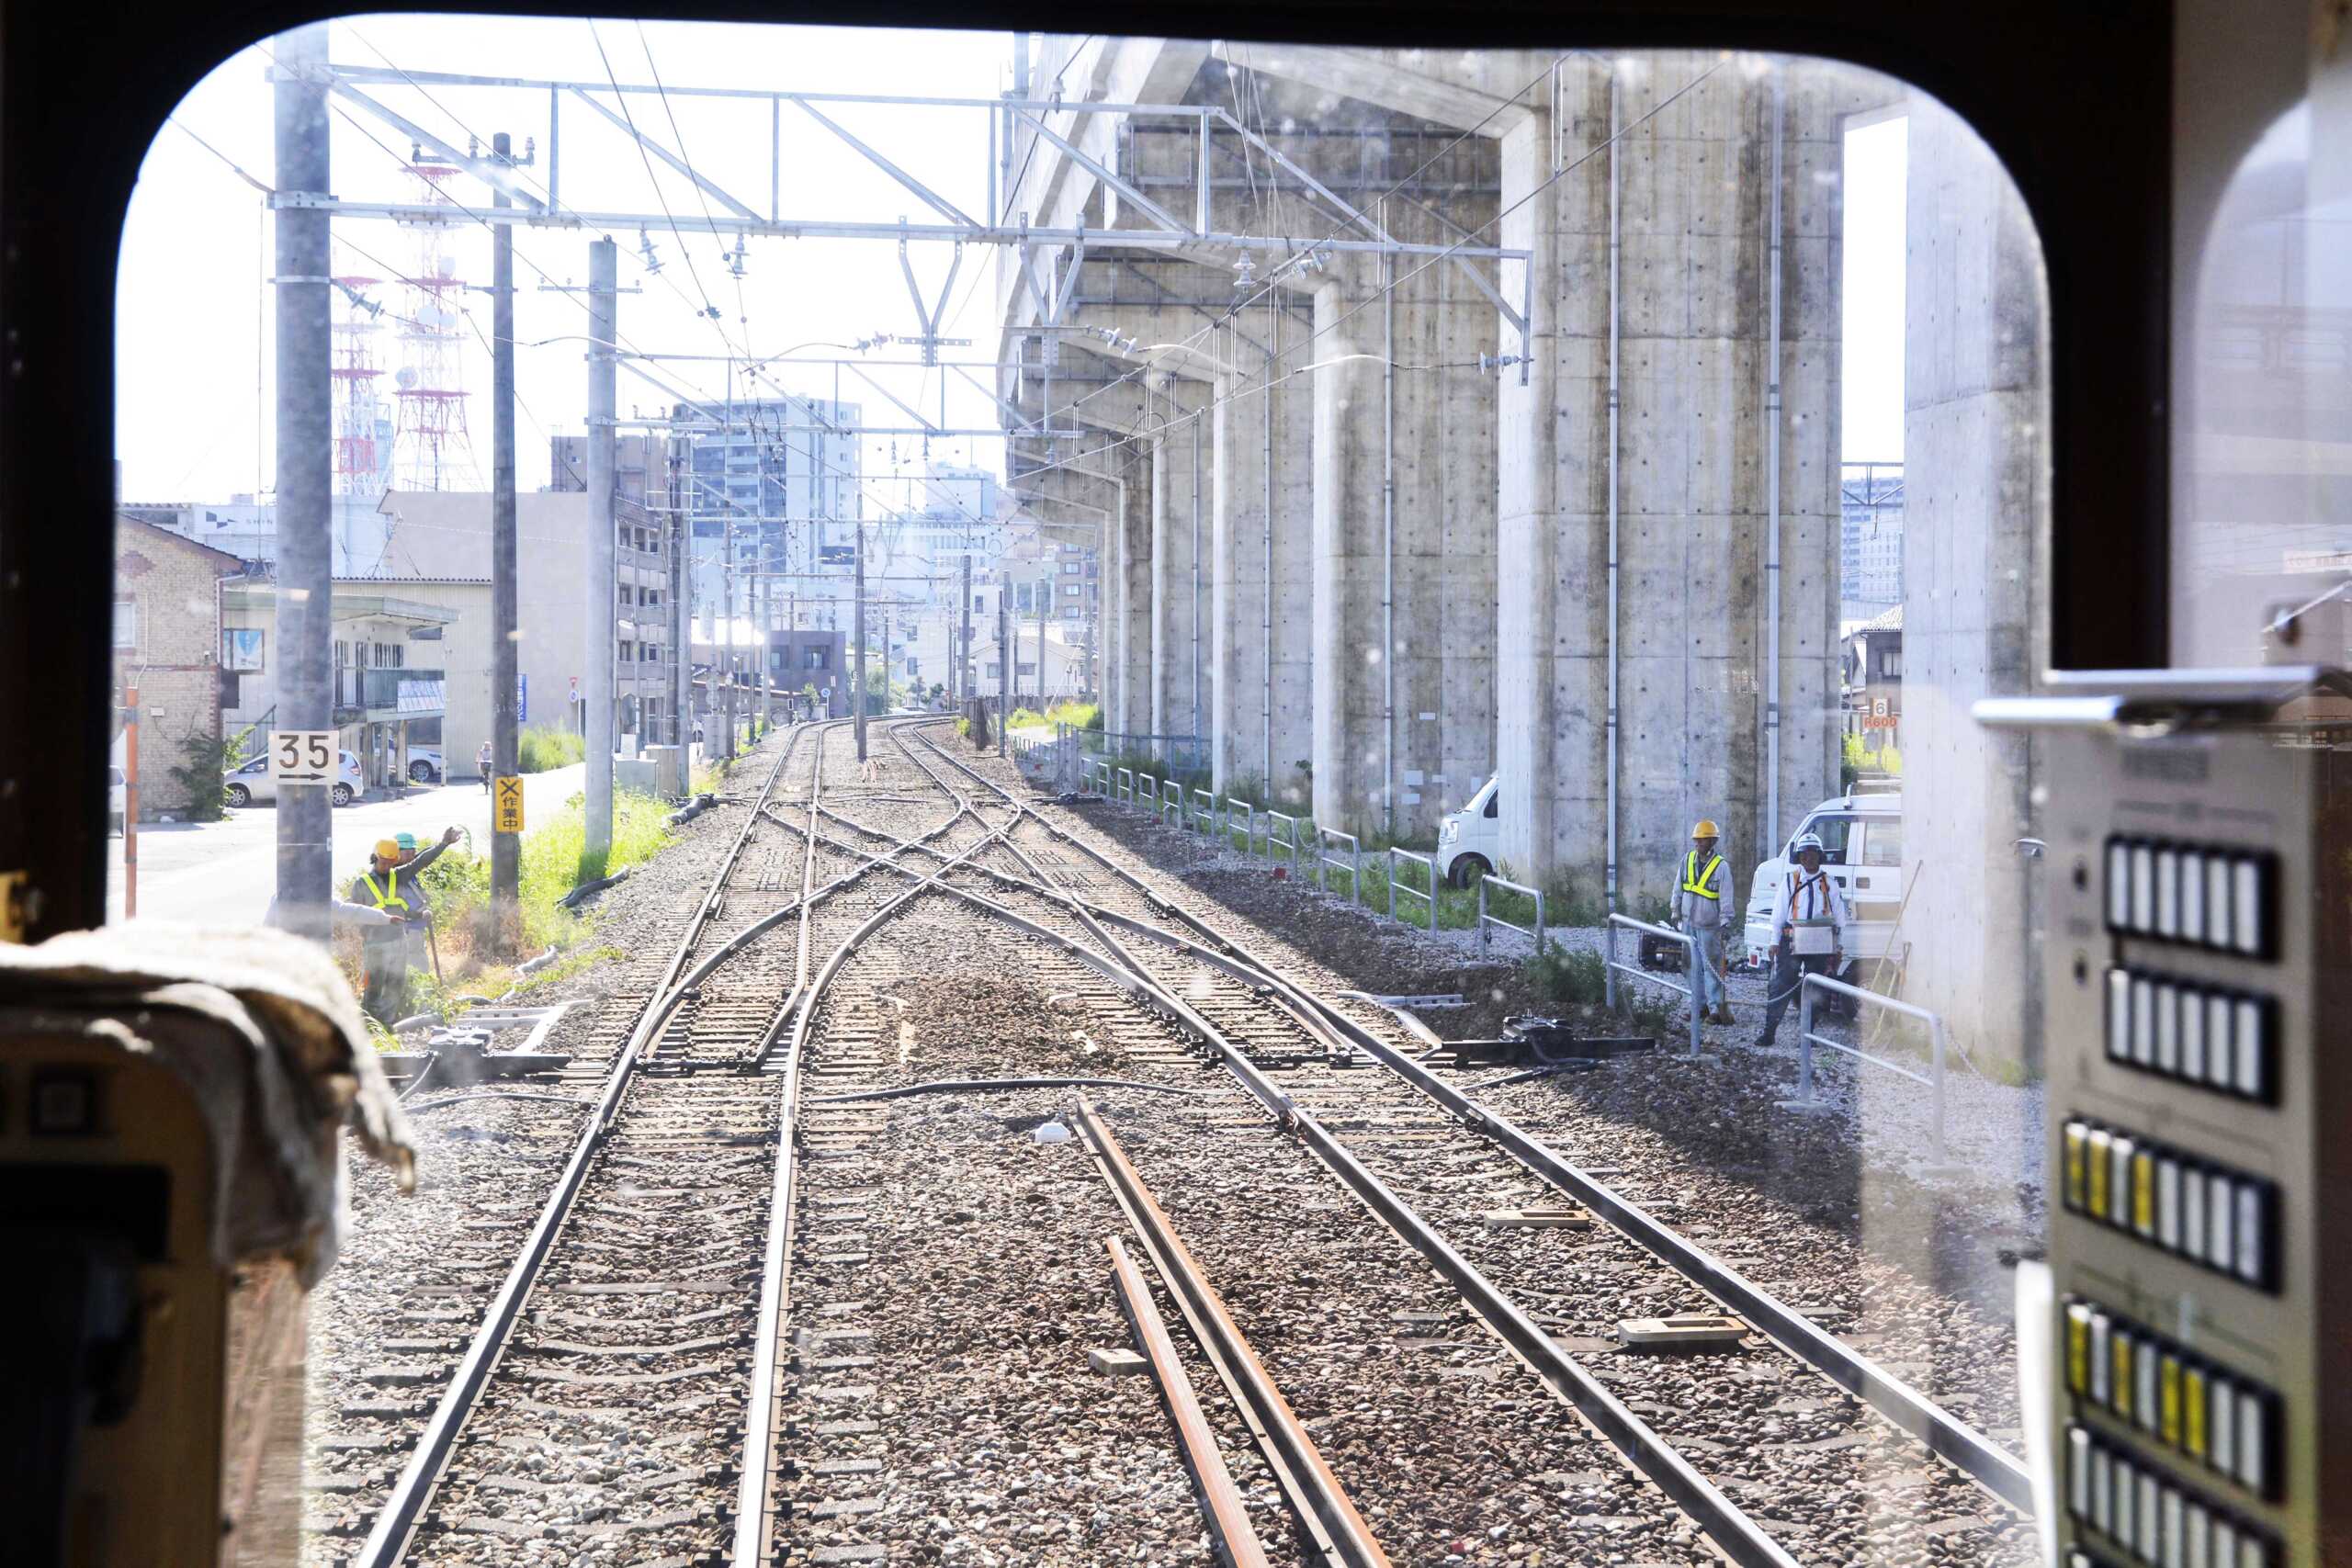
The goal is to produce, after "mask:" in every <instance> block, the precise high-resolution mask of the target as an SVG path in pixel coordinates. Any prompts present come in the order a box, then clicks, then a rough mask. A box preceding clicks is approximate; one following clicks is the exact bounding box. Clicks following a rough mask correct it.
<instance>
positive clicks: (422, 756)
mask: <svg viewBox="0 0 2352 1568" xmlns="http://www.w3.org/2000/svg"><path fill="white" fill-rule="evenodd" d="M408 776H409V777H410V778H412V779H413V780H414V781H416V782H417V783H418V784H439V783H440V782H441V778H442V768H441V750H440V748H439V747H437V746H412V747H410V748H409V749H408Z"/></svg>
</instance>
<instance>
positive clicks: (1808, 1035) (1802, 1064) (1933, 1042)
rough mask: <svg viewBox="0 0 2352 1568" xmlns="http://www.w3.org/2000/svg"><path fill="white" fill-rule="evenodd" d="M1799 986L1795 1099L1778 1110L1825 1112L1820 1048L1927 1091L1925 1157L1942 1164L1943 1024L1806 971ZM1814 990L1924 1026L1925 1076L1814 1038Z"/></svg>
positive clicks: (1924, 1012)
mask: <svg viewBox="0 0 2352 1568" xmlns="http://www.w3.org/2000/svg"><path fill="white" fill-rule="evenodd" d="M1798 985H1799V987H1800V989H1799V992H1798V998H1797V1045H1798V1056H1797V1095H1796V1098H1795V1099H1794V1100H1782V1101H1781V1108H1782V1109H1783V1110H1789V1111H1826V1110H1827V1109H1828V1107H1827V1105H1826V1104H1825V1103H1824V1102H1823V1101H1820V1100H1815V1098H1814V1097H1813V1048H1814V1047H1815V1045H1819V1046H1821V1047H1822V1048H1823V1049H1825V1050H1829V1051H1837V1052H1841V1053H1843V1054H1844V1055H1849V1056H1851V1057H1853V1058H1854V1059H1855V1060H1856V1061H1859V1062H1867V1063H1869V1064H1870V1065H1871V1066H1873V1067H1883V1068H1885V1069H1886V1070H1887V1071H1888V1072H1890V1073H1897V1074H1900V1075H1901V1076H1903V1077H1906V1078H1909V1079H1910V1080H1911V1081H1912V1082H1913V1083H1916V1084H1920V1085H1923V1086H1925V1087H1926V1089H1927V1090H1928V1095H1929V1098H1930V1100H1931V1101H1932V1115H1933V1116H1934V1119H1935V1133H1934V1143H1933V1146H1932V1148H1931V1149H1930V1151H1929V1153H1928V1164H1929V1165H1934V1166H1940V1165H1943V1164H1945V1163H1946V1160H1945V1157H1944V1021H1943V1019H1942V1018H1941V1017H1940V1016H1939V1015H1938V1014H1937V1013H1934V1012H1931V1011H1929V1010H1928V1009H1926V1008H1923V1007H1920V1006H1918V1005H1917V1003H1914V1002H1903V1001H1897V1000H1895V999H1894V998H1893V997H1885V996H1881V995H1880V994H1879V993H1878V992H1876V991H1866V990H1864V989H1863V988H1862V987H1860V986H1849V985H1848V984H1847V983H1846V982H1845V981H1843V980H1833V979H1831V978H1830V977H1829V976H1826V975H1815V974H1813V973H1810V972H1808V973H1806V974H1805V975H1804V976H1802V978H1801V979H1800V980H1799V982H1798ZM1816 990H1819V991H1834V992H1836V993H1837V994H1838V995H1839V996H1842V997H1851V998H1854V1000H1855V1001H1856V1002H1857V1003H1867V1004H1869V1005H1870V1006H1871V1007H1875V1008H1883V1009H1884V1010H1887V1011H1888V1012H1897V1013H1901V1014H1902V1015H1903V1016H1904V1017H1905V1018H1916V1019H1917V1020H1918V1021H1920V1022H1922V1023H1924V1024H1926V1025H1927V1026H1928V1071H1927V1072H1925V1073H1917V1072H1914V1071H1913V1070H1912V1069H1911V1068H1909V1067H1906V1066H1903V1065H1902V1064H1901V1063H1899V1062H1890V1061H1888V1060H1887V1059H1886V1058H1885V1057H1883V1056H1873V1055H1871V1054H1870V1053H1869V1052H1867V1051H1862V1050H1858V1049H1856V1048H1855V1047H1854V1046H1851V1045H1846V1044H1841V1043H1838V1042H1837V1041H1835V1040H1832V1039H1829V1038H1828V1037H1827V1036H1826V1035H1823V1034H1819V1033H1816V1032H1815V1030H1814V1027H1813V998H1814V993H1815V991H1816Z"/></svg>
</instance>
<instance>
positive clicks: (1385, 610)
mask: <svg viewBox="0 0 2352 1568" xmlns="http://www.w3.org/2000/svg"><path fill="white" fill-rule="evenodd" d="M1380 221H1381V227H1382V228H1384V229H1385V228H1386V227H1387V226H1388V204H1387V203H1386V202H1385V201H1384V202H1383V203H1381V212H1380ZM1382 260H1383V262H1384V264H1385V265H1383V267H1382V269H1381V270H1382V271H1383V272H1385V274H1386V275H1387V276H1386V278H1385V281H1384V286H1383V287H1382V288H1381V291H1380V296H1381V299H1382V301H1383V303H1384V311H1383V314H1384V318H1385V319H1384V321H1383V324H1382V326H1381V334H1380V640H1381V653H1380V668H1381V671H1382V672H1383V680H1384V681H1385V686H1384V688H1383V691H1382V694H1381V699H1380V708H1381V721H1382V722H1383V723H1384V724H1385V726H1386V727H1387V730H1388V741H1387V750H1386V753H1385V756H1386V764H1387V765H1386V767H1385V771H1384V776H1383V782H1382V784H1381V795H1382V803H1383V806H1382V808H1383V811H1384V813H1385V818H1386V823H1387V829H1388V833H1389V836H1390V837H1391V838H1394V837H1395V836H1396V833H1397V258H1396V256H1394V255H1393V254H1392V255H1388V256H1385V257H1383V258H1382Z"/></svg>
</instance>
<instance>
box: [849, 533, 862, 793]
mask: <svg viewBox="0 0 2352 1568" xmlns="http://www.w3.org/2000/svg"><path fill="white" fill-rule="evenodd" d="M856 556H857V606H856V608H855V610H854V612H853V618H852V623H851V624H852V627H853V629H852V632H851V635H852V636H853V637H856V638H857V678H856V683H855V684H854V686H852V687H851V689H850V690H851V700H852V701H854V703H856V707H855V708H854V709H852V710H851V711H853V712H854V713H855V714H856V715H857V760H858V761H861V762H863V761H865V525H864V524H863V523H861V524H858V525H857V551H856Z"/></svg>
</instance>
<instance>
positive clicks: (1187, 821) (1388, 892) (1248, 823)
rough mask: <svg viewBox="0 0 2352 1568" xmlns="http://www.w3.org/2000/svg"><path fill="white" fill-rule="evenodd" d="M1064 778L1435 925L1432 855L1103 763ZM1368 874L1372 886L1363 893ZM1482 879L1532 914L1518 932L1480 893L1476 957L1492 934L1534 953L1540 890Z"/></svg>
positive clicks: (1088, 762) (1415, 921)
mask: <svg viewBox="0 0 2352 1568" xmlns="http://www.w3.org/2000/svg"><path fill="white" fill-rule="evenodd" d="M1069 777H1070V781H1071V783H1070V787H1071V788H1073V789H1075V790H1077V791H1079V792H1080V793H1082V794H1086V795H1095V796H1098V797H1100V798H1102V799H1103V800H1108V801H1113V802H1115V803H1117V804H1119V805H1122V806H1132V807H1136V808H1137V809H1139V810H1144V811H1148V812H1150V813H1151V814H1152V815H1153V816H1154V817H1155V818H1158V819H1159V821H1160V822H1162V823H1163V824H1164V825H1166V826H1168V827H1170V828H1173V829H1177V830H1178V831H1180V832H1187V833H1191V834H1193V835H1195V836H1197V837H1200V838H1204V839H1207V840H1211V841H1212V842H1214V843H1216V845H1217V846H1218V847H1219V848H1221V849H1223V850H1226V851H1228V852H1238V853H1240V854H1244V855H1248V856H1250V857H1251V858H1252V859H1262V860H1264V861H1267V862H1268V863H1272V864H1276V865H1283V866H1286V867H1287V868H1288V870H1289V872H1290V874H1292V875H1293V876H1300V877H1308V878H1311V879H1312V882H1313V885H1314V886H1316V887H1317V889H1318V890H1320V891H1323V892H1326V893H1329V894H1331V895H1332V896H1333V897H1340V896H1341V895H1340V887H1341V886H1344V887H1345V895H1344V896H1345V897H1346V898H1347V899H1348V901H1349V902H1350V903H1352V904H1357V905H1361V906H1363V907H1364V908H1369V909H1372V910H1373V911H1374V912H1375V913H1377V914H1381V915H1384V916H1385V918H1386V919H1390V920H1393V921H1395V922H1396V923H1397V924H1398V925H1404V926H1412V927H1415V928H1417V929H1419V930H1423V931H1430V932H1435V931H1437V930H1438V929H1439V927H1440V924H1441V921H1440V919H1439V910H1440V899H1439V897H1438V892H1439V889H1438V874H1437V861H1436V857H1434V856H1433V855H1428V854H1420V853H1416V852H1414V851H1411V850H1407V849H1399V848H1397V847H1395V846H1390V847H1388V848H1385V849H1374V850H1366V849H1365V848H1364V847H1363V840H1361V839H1359V838H1358V837H1357V836H1356V835H1355V834H1352V833H1348V832H1343V831H1341V830H1340V829H1336V828H1318V827H1317V826H1316V824H1315V822H1314V821H1313V820H1312V819H1311V818H1306V817H1304V816H1298V815H1295V814H1293V813H1291V812H1287V811H1276V810H1274V809H1272V807H1266V806H1261V805H1260V804H1258V803H1256V802H1254V801H1249V800H1242V799H1239V798H1238V797H1236V796H1234V795H1225V794H1220V793H1219V792H1217V791H1216V790H1213V789H1208V788H1205V787H1203V786H1202V785H1199V784H1192V783H1190V782H1189V781H1187V780H1186V779H1185V778H1184V777H1183V775H1182V773H1170V774H1168V775H1166V776H1159V777H1156V776H1154V775H1153V774H1152V773H1149V772H1148V771H1139V770H1137V769H1136V767H1134V766H1133V765H1132V763H1130V762H1127V761H1122V760H1120V759H1118V758H1115V757H1113V756H1107V755H1106V756H1083V755H1081V756H1079V757H1077V758H1075V759H1074V760H1073V761H1072V763H1071V766H1070V772H1069ZM1408 868H1417V869H1408ZM1375 872H1377V873H1378V874H1380V880H1381V883H1382V886H1381V887H1379V888H1374V887H1373V886H1371V882H1372V874H1373V873H1375ZM1485 880H1486V881H1487V882H1489V883H1491V884H1493V895H1492V896H1494V897H1500V896H1504V895H1509V896H1511V897H1516V898H1521V899H1524V900H1525V901H1526V902H1527V904H1528V905H1529V907H1530V908H1532V910H1533V922H1532V924H1528V925H1521V924H1519V923H1516V922H1514V921H1513V920H1510V919H1505V918H1504V916H1503V915H1502V914H1501V913H1498V912H1497V907H1496V906H1494V905H1491V904H1489V902H1488V897H1489V895H1487V894H1485V893H1482V894H1480V896H1479V899H1478V908H1477V916H1476V922H1475V923H1476V931H1477V933H1478V941H1479V951H1480V952H1482V953H1483V952H1486V951H1487V950H1488V949H1489V947H1490V945H1491V943H1490V937H1491V933H1492V931H1493V930H1495V929H1501V930H1504V931H1516V932H1518V933H1519V934H1520V935H1521V936H1524V937H1526V938H1528V939H1529V941H1530V942H1532V943H1533V944H1534V945H1535V947H1536V948H1537V949H1538V950H1539V951H1540V950H1541V948H1542V945H1543V942H1544V931H1545V926H1544V921H1545V908H1544V895H1543V892H1542V891H1541V890H1540V889H1537V888H1532V887H1522V886H1520V885H1519V884H1517V883H1515V882H1510V881H1507V880H1505V879H1503V878H1501V877H1498V876H1489V877H1487V878H1486V879H1485ZM1417 883H1418V886H1417V885H1416V884H1417Z"/></svg>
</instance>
